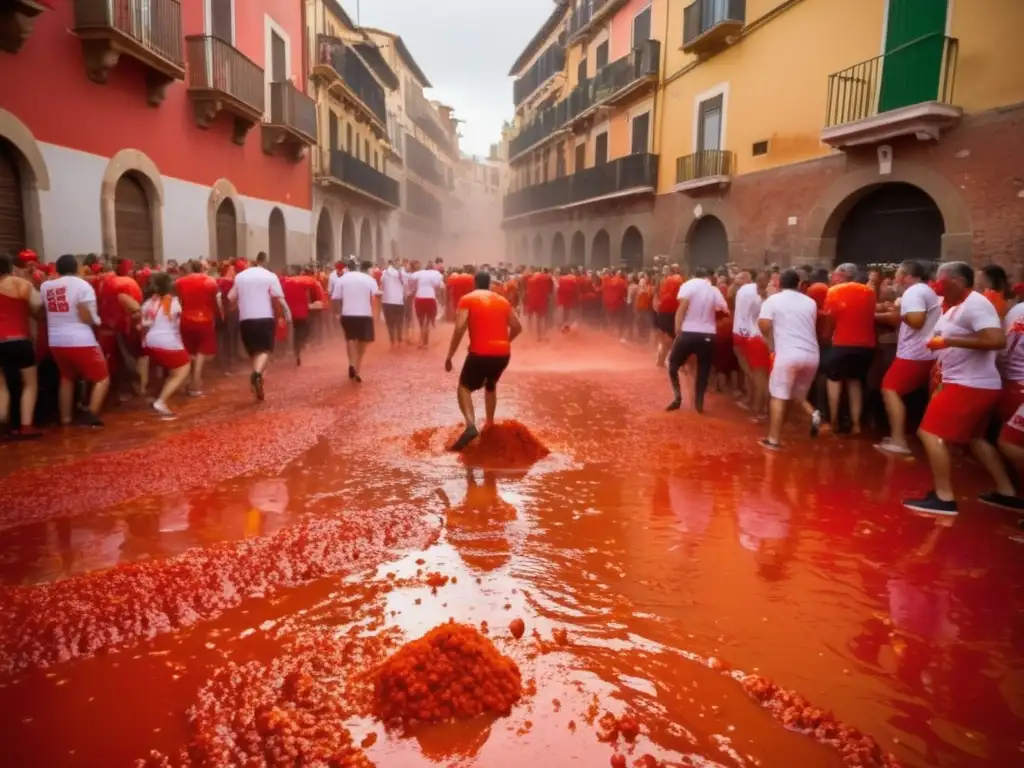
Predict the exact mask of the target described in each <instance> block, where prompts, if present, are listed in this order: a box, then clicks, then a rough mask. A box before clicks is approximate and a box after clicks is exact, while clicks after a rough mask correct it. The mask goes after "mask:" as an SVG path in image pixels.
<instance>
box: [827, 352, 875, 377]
mask: <svg viewBox="0 0 1024 768" xmlns="http://www.w3.org/2000/svg"><path fill="white" fill-rule="evenodd" d="M874 361H875V349H874V347H832V348H831V349H829V350H828V353H827V355H826V357H825V362H824V365H823V366H822V369H823V371H824V373H825V378H827V379H828V380H829V381H852V380H853V379H861V380H863V379H866V378H867V375H868V371H870V370H871V365H872V363H874Z"/></svg>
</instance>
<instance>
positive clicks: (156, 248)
mask: <svg viewBox="0 0 1024 768" xmlns="http://www.w3.org/2000/svg"><path fill="white" fill-rule="evenodd" d="M129 172H131V173H132V175H133V176H134V177H135V178H136V179H137V180H138V181H139V183H141V184H142V186H143V188H144V189H145V191H146V198H147V200H148V202H149V215H150V216H151V217H152V221H153V261H154V262H155V263H157V264H163V263H164V183H163V179H162V177H161V176H160V171H159V170H158V169H157V167H156V163H154V162H153V161H152V160H151V159H150V158H149V157H148V156H147V155H146V154H144V153H143V152H140V151H139V150H137V149H122V150H121V151H120V152H118V153H117V154H116V155H114V156H113V157H112V158H110V162H108V163H107V168H106V170H105V171H104V172H103V180H102V182H101V183H100V232H101V234H102V241H103V251H104V253H107V254H111V255H116V254H117V229H116V223H115V216H114V196H115V192H116V189H117V182H118V180H119V179H120V178H121V177H122V176H124V174H126V173H129ZM236 208H237V206H236ZM216 210H217V209H216V208H214V216H216Z"/></svg>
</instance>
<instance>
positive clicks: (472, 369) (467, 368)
mask: <svg viewBox="0 0 1024 768" xmlns="http://www.w3.org/2000/svg"><path fill="white" fill-rule="evenodd" d="M511 359H512V358H511V357H510V356H509V355H505V356H504V357H491V356H489V355H474V354H468V355H466V362H464V363H463V364H462V373H460V374H459V385H460V386H463V387H465V388H466V389H468V390H469V391H470V392H476V391H477V390H478V389H480V388H481V387H483V388H484V389H486V390H487V391H488V392H493V391H494V389H495V387H497V386H498V379H500V378H501V374H503V373H504V372H505V369H506V368H508V361H509V360H511Z"/></svg>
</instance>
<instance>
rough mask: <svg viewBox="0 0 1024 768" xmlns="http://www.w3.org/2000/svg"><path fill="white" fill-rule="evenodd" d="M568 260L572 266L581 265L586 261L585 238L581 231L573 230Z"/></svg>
mask: <svg viewBox="0 0 1024 768" xmlns="http://www.w3.org/2000/svg"><path fill="white" fill-rule="evenodd" d="M569 262H570V264H572V266H574V267H582V266H583V265H584V264H586V263H587V238H586V237H585V236H584V234H583V233H582V232H575V233H573V236H572V242H571V243H570V244H569Z"/></svg>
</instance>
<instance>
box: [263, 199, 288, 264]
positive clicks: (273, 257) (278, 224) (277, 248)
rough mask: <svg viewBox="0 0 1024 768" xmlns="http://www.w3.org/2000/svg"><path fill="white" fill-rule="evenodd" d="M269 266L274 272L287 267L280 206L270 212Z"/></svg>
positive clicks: (286, 242) (286, 245)
mask: <svg viewBox="0 0 1024 768" xmlns="http://www.w3.org/2000/svg"><path fill="white" fill-rule="evenodd" d="M269 230H270V253H268V254H267V255H268V256H269V257H270V268H271V269H272V270H274V271H275V272H283V271H285V270H286V269H287V268H288V241H287V234H286V230H285V224H284V214H283V213H281V209H280V208H275V209H274V210H272V211H271V212H270V226H269Z"/></svg>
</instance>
